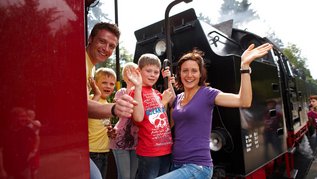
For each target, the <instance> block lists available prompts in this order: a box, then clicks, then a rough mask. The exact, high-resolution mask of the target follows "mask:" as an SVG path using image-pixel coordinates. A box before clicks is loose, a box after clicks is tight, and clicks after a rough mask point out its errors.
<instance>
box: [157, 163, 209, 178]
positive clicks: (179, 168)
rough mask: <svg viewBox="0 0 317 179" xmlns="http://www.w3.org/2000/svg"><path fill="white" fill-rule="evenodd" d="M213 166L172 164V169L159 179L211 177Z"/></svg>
mask: <svg viewBox="0 0 317 179" xmlns="http://www.w3.org/2000/svg"><path fill="white" fill-rule="evenodd" d="M212 174H213V168H212V167H207V166H200V165H196V164H183V165H176V164H173V165H172V171H171V172H169V173H167V174H165V175H163V176H160V177H158V178H157V179H185V178H191V179H211V177H212Z"/></svg>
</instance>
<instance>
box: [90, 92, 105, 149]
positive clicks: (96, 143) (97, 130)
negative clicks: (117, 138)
mask: <svg viewBox="0 0 317 179" xmlns="http://www.w3.org/2000/svg"><path fill="white" fill-rule="evenodd" d="M99 102H100V103H108V102H107V100H104V99H102V98H100V100H99ZM104 120H109V119H104ZM104 120H100V119H91V118H89V119H88V139H89V152H109V137H108V135H107V127H105V125H104Z"/></svg>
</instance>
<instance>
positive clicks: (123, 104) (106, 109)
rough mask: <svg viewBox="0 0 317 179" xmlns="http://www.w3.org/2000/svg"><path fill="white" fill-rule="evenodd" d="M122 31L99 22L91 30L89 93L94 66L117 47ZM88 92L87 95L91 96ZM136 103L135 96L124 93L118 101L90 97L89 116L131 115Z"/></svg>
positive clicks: (89, 42) (89, 40) (88, 61)
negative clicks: (108, 101)
mask: <svg viewBox="0 0 317 179" xmlns="http://www.w3.org/2000/svg"><path fill="white" fill-rule="evenodd" d="M119 37H120V31H119V29H118V27H117V26H116V25H115V24H111V23H104V22H101V23H97V24H96V25H95V26H94V28H93V29H92V31H91V34H90V36H89V39H88V45H87V47H86V70H87V86H88V88H87V92H88V94H89V91H90V89H91V88H90V85H89V81H90V80H93V74H94V70H95V68H94V66H95V65H96V64H98V63H101V62H104V61H106V60H107V59H108V58H109V57H110V56H111V55H112V53H113V51H114V50H115V49H116V47H117V45H118V42H119ZM88 94H87V96H89V95H88ZM134 104H135V101H134V100H133V98H131V97H130V96H129V95H124V96H123V97H122V98H120V99H118V100H117V101H116V103H115V104H114V103H109V104H100V103H98V102H96V101H93V100H90V99H88V117H90V118H107V117H111V116H118V117H130V116H131V113H132V112H133V110H132V108H133V105H134Z"/></svg>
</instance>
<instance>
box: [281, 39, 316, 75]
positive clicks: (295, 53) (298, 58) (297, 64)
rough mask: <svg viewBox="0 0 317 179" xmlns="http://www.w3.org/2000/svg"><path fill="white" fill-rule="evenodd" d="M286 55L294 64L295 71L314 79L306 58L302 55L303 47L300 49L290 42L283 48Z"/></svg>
mask: <svg viewBox="0 0 317 179" xmlns="http://www.w3.org/2000/svg"><path fill="white" fill-rule="evenodd" d="M283 53H284V55H285V56H286V57H287V58H288V60H289V61H290V62H291V64H292V65H293V68H294V69H295V71H296V72H297V73H298V74H300V75H304V76H306V78H310V79H312V76H311V74H310V71H309V69H308V68H307V65H306V60H307V59H306V58H305V57H302V55H301V49H299V48H298V47H297V46H296V45H295V44H288V46H287V47H286V48H285V49H284V50H283Z"/></svg>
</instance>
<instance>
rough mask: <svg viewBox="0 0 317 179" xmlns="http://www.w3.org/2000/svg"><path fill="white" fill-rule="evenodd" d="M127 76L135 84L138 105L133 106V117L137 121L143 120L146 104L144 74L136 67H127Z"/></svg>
mask: <svg viewBox="0 0 317 179" xmlns="http://www.w3.org/2000/svg"><path fill="white" fill-rule="evenodd" d="M127 77H128V79H129V80H130V81H131V82H132V83H133V84H134V100H135V101H137V103H138V104H137V105H135V106H134V108H133V119H134V120H135V121H137V122H141V121H143V118H144V106H143V100H142V93H141V92H142V76H141V73H140V72H139V71H138V70H137V69H134V68H129V69H127Z"/></svg>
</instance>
